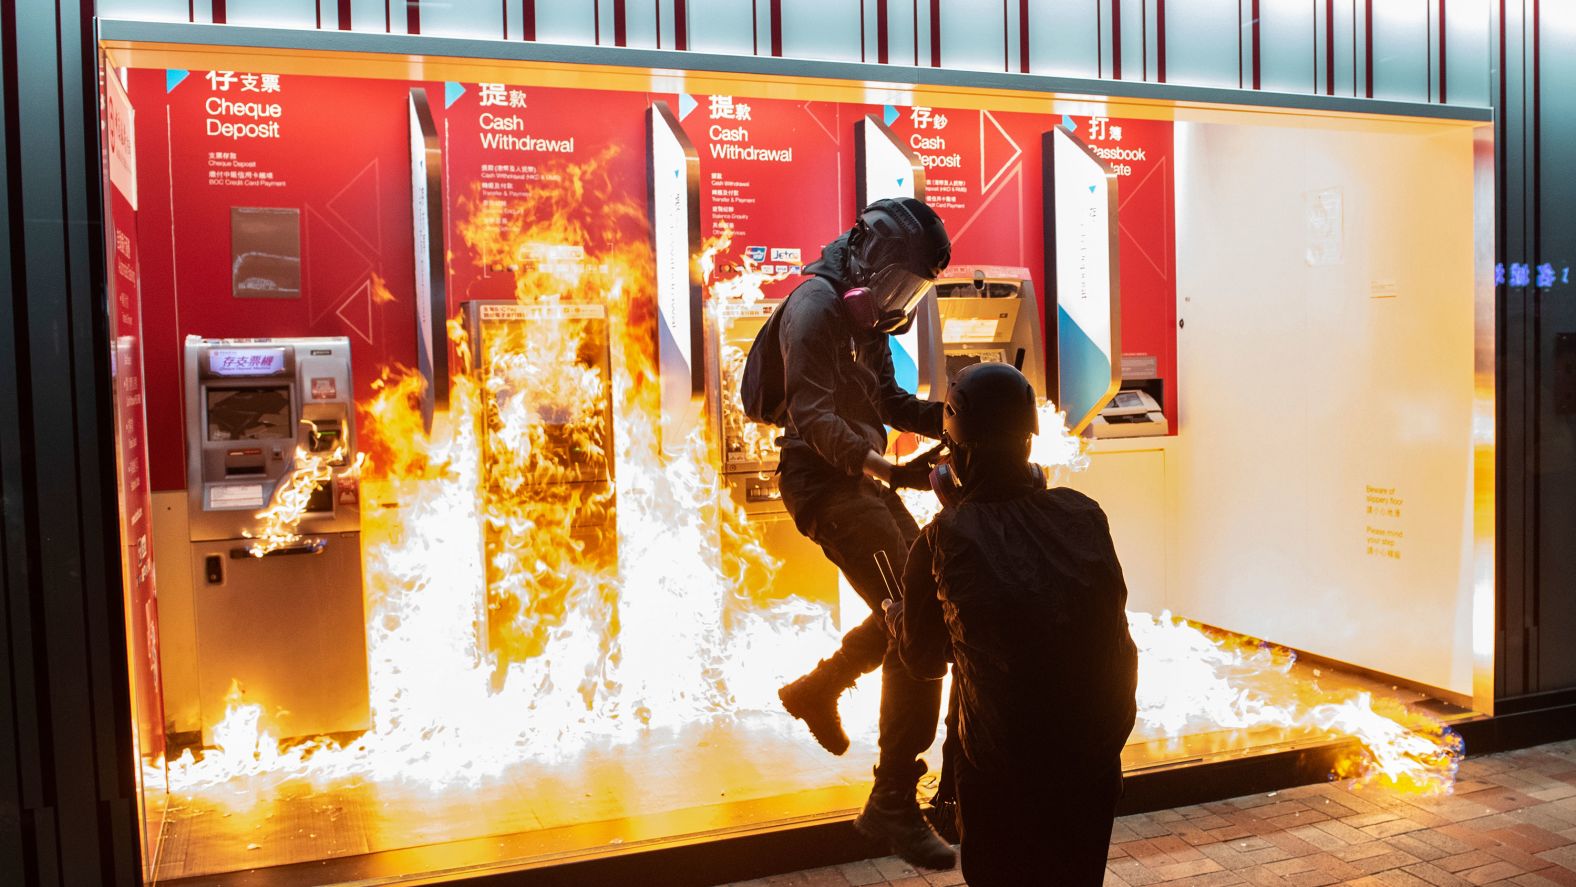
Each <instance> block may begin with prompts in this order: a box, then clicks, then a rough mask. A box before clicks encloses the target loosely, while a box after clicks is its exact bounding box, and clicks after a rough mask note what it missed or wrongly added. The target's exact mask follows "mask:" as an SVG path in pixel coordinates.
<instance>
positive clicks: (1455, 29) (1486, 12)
mask: <svg viewBox="0 0 1576 887" xmlns="http://www.w3.org/2000/svg"><path fill="white" fill-rule="evenodd" d="M1571 7H1572V5H1571V4H1566V5H1565V7H1564V8H1565V9H1566V10H1569V9H1570V8H1571ZM1557 8H1558V7H1551V9H1557ZM1493 34H1494V9H1493V6H1492V4H1491V3H1490V2H1489V0H1450V5H1449V7H1448V8H1447V9H1446V10H1445V62H1446V65H1445V77H1446V81H1447V85H1448V86H1449V92H1448V93H1447V94H1446V96H1445V98H1446V99H1447V100H1449V102H1450V104H1452V105H1480V106H1481V105H1487V104H1488V103H1489V100H1490V99H1491V98H1492V96H1491V94H1490V89H1491V86H1490V84H1491V83H1492V82H1493V77H1491V76H1490V71H1489V65H1490V64H1491V62H1490V59H1491V58H1492V47H1491V43H1490V41H1492V40H1493V39H1494V38H1493ZM1562 45H1566V46H1569V45H1570V44H1569V43H1565V44H1562Z"/></svg>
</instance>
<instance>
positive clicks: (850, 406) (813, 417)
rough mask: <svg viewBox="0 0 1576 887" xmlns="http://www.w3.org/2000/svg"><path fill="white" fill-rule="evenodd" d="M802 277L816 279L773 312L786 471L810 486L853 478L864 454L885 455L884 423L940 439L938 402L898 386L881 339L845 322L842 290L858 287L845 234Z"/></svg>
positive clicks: (889, 351) (884, 340)
mask: <svg viewBox="0 0 1576 887" xmlns="http://www.w3.org/2000/svg"><path fill="white" fill-rule="evenodd" d="M805 272H806V273H808V274H813V275H815V276H814V277H811V278H810V279H809V280H806V281H805V282H803V283H801V284H799V286H798V287H796V288H795V289H794V291H793V293H792V294H791V295H789V297H788V300H787V301H786V302H785V303H784V304H783V306H782V307H781V308H779V309H778V310H779V311H782V312H783V316H782V321H781V322H782V326H781V330H780V333H779V336H780V339H779V342H780V346H781V348H782V357H783V369H784V372H785V374H786V377H787V378H786V385H785V394H786V398H787V407H788V418H787V425H786V431H785V433H784V434H783V436H782V437H780V438H779V439H778V444H779V445H780V446H781V447H782V451H783V471H784V473H785V474H786V473H790V472H797V473H799V474H804V475H811V476H810V477H802V478H799V480H802V481H805V482H806V484H808V485H812V486H813V484H814V481H815V477H814V476H816V475H820V476H823V477H824V478H825V479H828V480H830V479H834V478H842V477H849V476H858V475H859V474H860V472H861V470H862V466H863V464H864V460H865V454H866V453H869V452H870V451H871V450H874V451H876V452H877V453H880V452H884V451H885V450H886V431H885V430H884V428H883V427H882V426H883V425H891V426H892V427H893V428H896V429H898V430H900V431H913V432H915V433H918V434H922V435H924V436H926V437H932V438H939V437H940V436H941V410H942V404H941V403H940V402H931V401H925V400H920V399H918V398H916V397H915V396H914V395H912V394H910V393H909V392H907V391H904V390H903V389H902V388H900V387H898V384H897V380H896V379H895V378H894V376H893V371H892V348H891V345H890V343H889V342H888V341H887V336H886V334H885V333H873V332H869V331H865V330H857V329H855V328H854V327H853V325H852V324H851V323H850V322H849V319H848V315H847V311H846V309H844V307H843V305H842V294H843V292H845V291H846V290H848V289H850V288H852V287H853V286H854V285H855V284H854V283H853V282H852V281H851V280H850V279H849V278H850V276H851V275H850V274H849V272H848V235H846V234H845V235H843V236H842V237H839V238H838V239H837V240H834V241H832V242H831V243H829V244H827V246H826V248H825V249H823V250H822V251H821V258H820V259H819V260H817V261H816V262H814V263H812V264H811V265H809V266H808V267H806V268H805Z"/></svg>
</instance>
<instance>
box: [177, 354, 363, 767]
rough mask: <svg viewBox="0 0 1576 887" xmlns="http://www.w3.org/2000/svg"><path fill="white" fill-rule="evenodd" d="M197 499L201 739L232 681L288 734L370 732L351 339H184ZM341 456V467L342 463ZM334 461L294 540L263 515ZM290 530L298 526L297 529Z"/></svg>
mask: <svg viewBox="0 0 1576 887" xmlns="http://www.w3.org/2000/svg"><path fill="white" fill-rule="evenodd" d="M185 358H186V366H185V387H186V492H187V498H188V514H189V527H190V537H189V538H190V542H191V569H192V582H193V588H194V591H193V608H194V612H195V619H196V636H197V651H196V652H197V674H198V694H199V700H200V704H201V708H202V724H203V741H204V743H211V741H212V739H213V728H214V726H215V725H216V724H218V723H219V721H220V720H221V719H223V717H224V715H225V711H226V709H227V707H228V705H229V702H230V699H229V697H230V694H231V690H232V685H234V686H235V687H236V688H238V689H239V691H240V692H241V693H242V694H243V697H244V700H245V701H246V702H248V703H256V704H259V705H261V706H262V707H263V725H264V727H265V729H267V730H268V731H269V732H270V733H272V734H273V735H275V736H278V737H296V736H317V735H324V734H343V733H353V732H357V731H363V730H366V729H367V728H368V727H370V726H371V711H370V704H369V696H368V691H367V635H366V613H365V608H364V604H363V599H362V587H361V503H360V488H359V484H358V481H357V478H356V476H355V474H354V473H353V471H351V470H350V469H351V468H352V466H353V465H354V463H355V459H354V453H355V452H356V408H355V400H354V386H353V379H352V376H351V371H350V340H349V339H346V338H344V337H334V338H289V339H204V338H200V337H197V336H189V337H187V339H186V353H185ZM336 453H337V458H336V457H335V454H336ZM307 456H316V457H319V458H321V459H326V460H328V462H329V464H328V466H327V469H328V470H327V472H326V473H327V474H328V475H329V477H328V478H327V480H325V481H323V482H321V483H319V484H318V485H317V486H316V487H315V488H314V489H312V490H311V491H310V492H309V493H308V495H307V498H306V501H305V504H304V509H303V510H302V512H301V515H300V520H299V522H298V523H296V525H295V527H294V528H293V534H294V535H293V539H292V540H289V541H287V542H286V543H285V544H282V545H280V546H279V547H276V548H273V549H272V550H270V551H268V552H267V553H266V554H262V555H261V556H257V555H254V553H253V552H254V547H253V542H254V538H253V537H255V536H256V534H257V533H258V531H259V530H260V521H259V519H258V513H259V512H261V511H262V510H263V509H264V508H266V507H267V506H268V505H269V504H270V503H272V502H274V501H275V499H276V497H277V496H279V495H280V494H281V493H282V492H283V491H285V490H287V489H288V488H289V486H290V481H291V478H292V476H293V473H294V472H295V471H296V470H297V469H298V468H299V467H300V465H301V464H302V463H303V461H304V458H305V457H307ZM287 529H288V528H287Z"/></svg>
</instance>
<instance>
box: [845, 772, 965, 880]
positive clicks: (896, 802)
mask: <svg viewBox="0 0 1576 887" xmlns="http://www.w3.org/2000/svg"><path fill="white" fill-rule="evenodd" d="M924 770H925V764H924V762H923V761H915V762H914V766H913V767H912V768H903V771H902V772H900V773H886V772H883V770H882V769H881V768H879V767H878V768H876V784H875V787H873V788H872V789H871V790H870V800H868V801H866V802H865V809H864V810H863V811H862V812H861V813H860V814H859V815H858V816H857V817H855V818H854V828H857V829H859V831H860V833H861V834H863V835H865V836H866V837H870V838H883V839H885V840H886V841H887V842H889V843H890V844H891V845H892V849H893V850H894V851H895V852H896V853H897V855H898V856H900V857H902V858H903V861H904V862H907V863H909V864H910V865H918V866H924V867H925V868H930V869H950V868H952V867H953V866H954V865H956V864H957V861H958V856H957V853H956V852H955V851H954V850H953V849H952V845H950V844H948V843H947V842H946V841H943V840H942V839H941V837H940V836H939V835H937V834H936V830H935V829H933V828H931V827H930V823H928V822H926V821H925V815H924V814H923V813H922V812H920V809H919V801H918V800H917V799H916V798H915V791H914V790H915V788H916V787H917V785H918V783H919V777H920V774H922V773H923V772H924Z"/></svg>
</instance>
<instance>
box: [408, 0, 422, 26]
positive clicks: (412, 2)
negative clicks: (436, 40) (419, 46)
mask: <svg viewBox="0 0 1576 887" xmlns="http://www.w3.org/2000/svg"><path fill="white" fill-rule="evenodd" d="M405 33H407V34H420V33H421V2H420V0H405Z"/></svg>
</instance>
